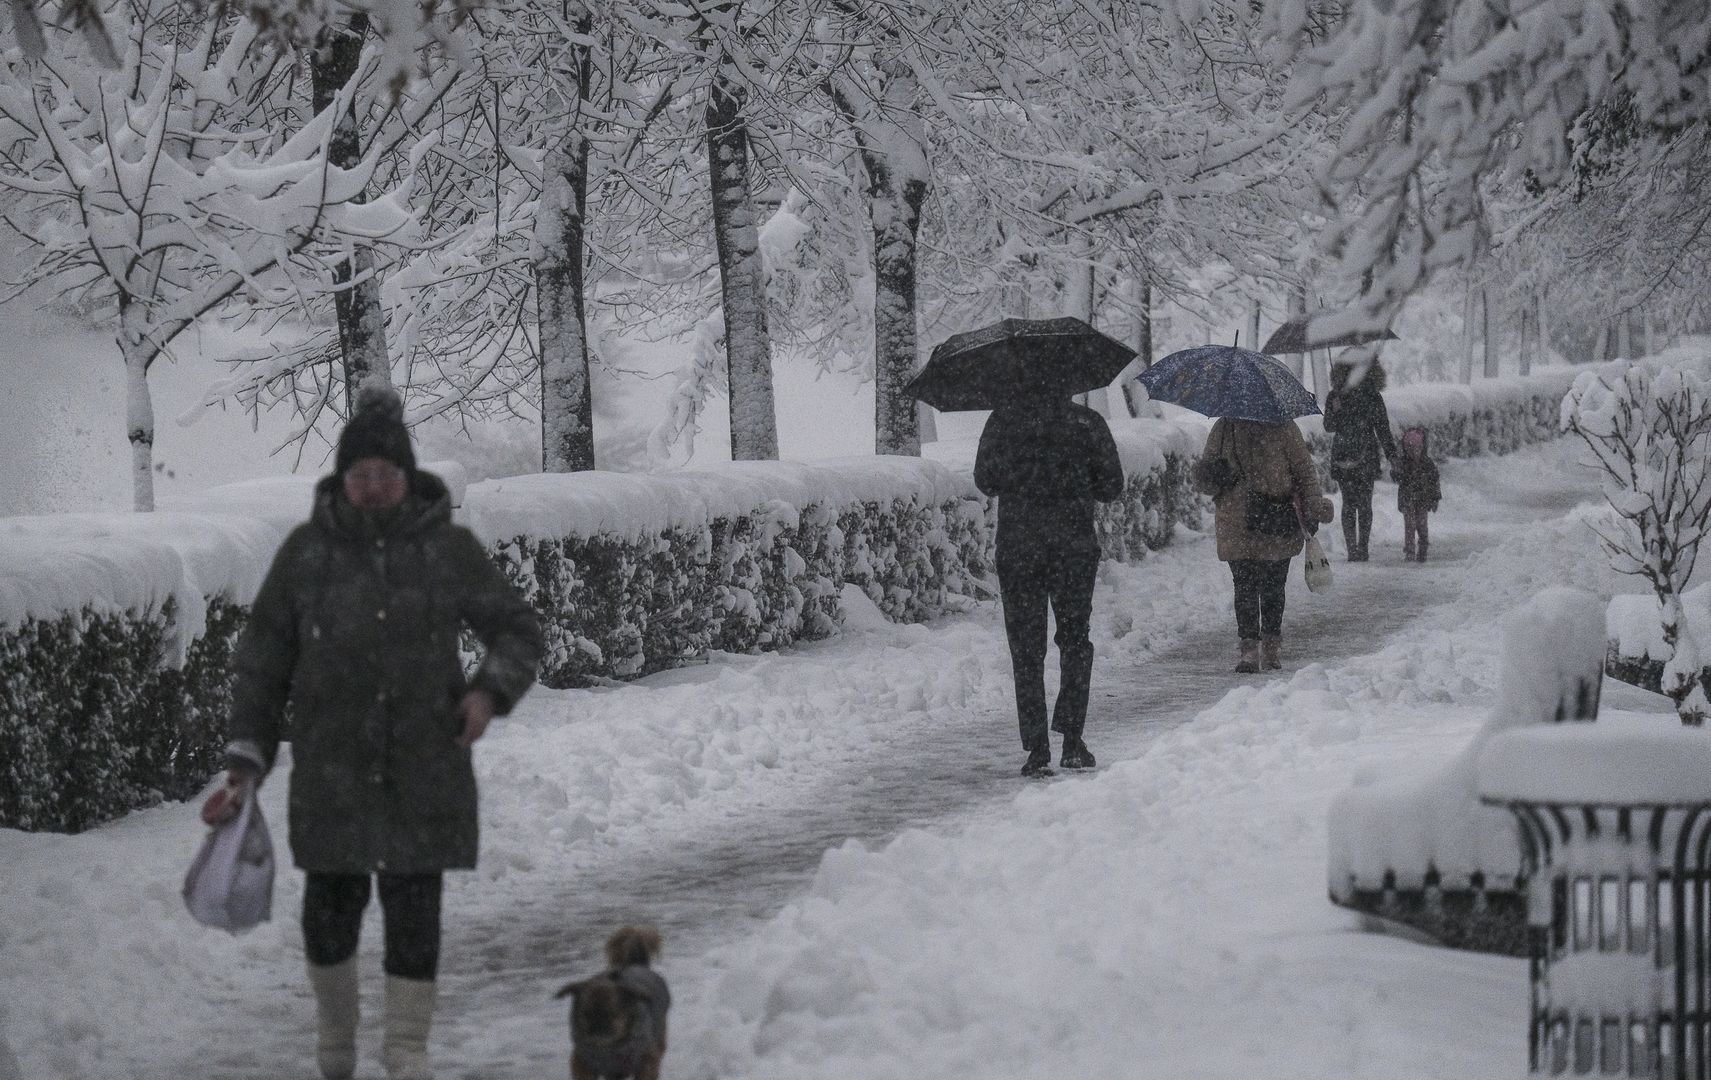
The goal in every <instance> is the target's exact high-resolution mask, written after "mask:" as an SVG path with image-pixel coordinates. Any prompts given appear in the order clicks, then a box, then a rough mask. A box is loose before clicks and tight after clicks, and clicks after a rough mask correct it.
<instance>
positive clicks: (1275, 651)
mask: <svg viewBox="0 0 1711 1080" xmlns="http://www.w3.org/2000/svg"><path fill="white" fill-rule="evenodd" d="M1260 653H1261V662H1262V664H1263V665H1264V667H1265V670H1267V671H1276V670H1277V669H1278V668H1281V667H1282V666H1283V639H1282V638H1281V637H1279V636H1278V635H1276V634H1267V635H1266V636H1264V637H1262V638H1260Z"/></svg>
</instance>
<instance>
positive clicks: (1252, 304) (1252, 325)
mask: <svg viewBox="0 0 1711 1080" xmlns="http://www.w3.org/2000/svg"><path fill="white" fill-rule="evenodd" d="M1247 347H1248V348H1250V349H1252V350H1254V351H1255V352H1258V351H1259V347H1260V340H1259V301H1258V300H1250V301H1248V344H1247Z"/></svg>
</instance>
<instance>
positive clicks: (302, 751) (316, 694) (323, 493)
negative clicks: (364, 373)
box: [203, 387, 542, 1080]
mask: <svg viewBox="0 0 1711 1080" xmlns="http://www.w3.org/2000/svg"><path fill="white" fill-rule="evenodd" d="M415 464H416V463H415V457H414V453H413V451H412V450H411V448H410V437H409V433H408V432H407V431H406V429H405V427H404V423H403V416H402V403H401V402H400V401H399V399H398V396H397V395H396V394H395V393H394V392H393V391H391V390H390V389H389V388H384V387H365V388H364V391H363V393H362V394H361V395H360V397H359V401H358V405H357V411H356V414H355V416H354V417H353V418H352V419H351V421H350V423H349V424H348V425H347V426H346V427H345V430H344V432H343V433H342V434H341V436H340V439H339V446H338V454H337V457H336V471H335V472H334V474H333V475H332V476H329V477H327V478H326V479H324V480H322V481H321V483H320V484H319V485H318V486H317V487H316V489H315V502H314V508H313V512H312V514H311V517H310V520H309V521H308V522H307V523H306V524H303V525H300V526H298V527H297V528H296V529H295V530H293V531H292V533H291V534H290V535H289V536H287V537H286V539H285V542H284V544H282V545H281V546H280V549H279V552H278V554H277V555H275V556H274V559H273V565H272V567H271V568H270V569H269V570H268V573H267V578H266V580H265V581H264V582H263V583H262V586H261V590H260V592H259V593H258V594H257V596H256V598H255V603H254V605H253V606H252V607H251V609H250V615H249V621H248V623H247V625H246V626H245V628H244V632H243V635H242V637H241V639H240V640H239V643H238V648H237V655H236V660H235V667H236V674H237V677H236V680H235V682H234V684H233V690H232V743H231V746H230V747H229V749H228V755H227V756H228V764H229V767H230V770H231V771H230V780H229V783H228V787H227V788H226V789H225V790H224V791H221V792H216V793H215V796H214V797H213V798H211V799H210V800H209V805H208V806H207V807H205V808H204V812H203V816H204V817H205V818H208V819H209V820H214V821H217V820H220V819H222V818H223V817H225V816H227V815H229V813H231V812H232V811H233V810H234V809H235V806H236V805H237V803H239V802H241V800H242V799H244V798H247V797H250V792H251V791H252V790H253V788H254V786H255V785H256V784H258V783H259V782H260V780H261V778H262V777H264V776H265V775H266V774H267V773H268V771H269V770H271V769H272V767H273V763H274V757H275V754H276V752H277V750H278V748H279V743H280V740H281V739H282V738H284V737H285V736H286V732H285V730H284V728H283V726H282V723H283V718H284V714H285V710H286V706H287V704H289V705H290V707H291V729H290V733H289V734H290V739H291V743H292V770H291V790H290V798H289V806H290V817H289V822H290V827H289V832H290V840H291V853H292V858H293V860H294V861H295V862H296V864H297V866H299V867H300V868H302V869H303V870H305V871H306V872H307V873H308V879H307V882H306V884H305V886H304V891H303V938H304V945H305V948H306V951H307V953H308V961H309V979H310V983H311V985H312V986H313V987H314V990H315V997H316V1003H317V1013H318V1016H319V1038H318V1045H317V1052H316V1058H317V1063H318V1064H319V1067H320V1070H321V1075H322V1076H323V1077H327V1078H333V1080H337V1078H344V1077H349V1076H351V1075H352V1072H353V1070H354V1068H355V1064H356V1041H355V1040H356V1027H357V972H356V947H357V934H358V931H359V929H360V927H361V925H362V912H363V909H364V907H366V906H367V904H368V899H369V893H370V875H371V874H373V875H377V876H378V879H379V892H380V904H381V909H382V912H383V914H384V916H385V936H386V961H385V968H386V975H387V978H386V1009H385V1013H386V1034H385V1043H384V1052H383V1055H382V1058H383V1061H384V1063H385V1065H386V1070H387V1074H388V1076H391V1077H393V1078H395V1080H419V1078H421V1080H425V1078H427V1077H428V1076H429V1075H430V1072H429V1068H428V1060H427V1036H428V1028H429V1026H430V1023H431V1020H432V1016H433V1005H434V989H435V982H434V980H435V976H436V974H437V968H438V962H439V948H440V894H441V884H442V878H441V875H442V872H443V871H446V870H456V869H469V868H472V867H474V866H475V858H476V834H477V824H476V790H475V772H474V770H473V768H472V766H471V760H470V747H471V746H472V744H473V743H474V742H475V741H476V740H477V739H479V738H480V737H481V735H482V733H483V732H484V731H485V730H486V729H487V725H488V723H489V721H491V719H492V718H493V717H494V716H495V715H503V714H505V713H507V712H509V711H510V709H511V707H512V706H513V705H514V704H516V702H517V699H518V698H519V697H521V696H522V694H523V692H524V691H525V690H527V689H528V687H529V686H530V684H531V683H533V681H534V677H535V667H536V664H537V663H538V662H539V659H540V655H541V647H542V646H541V631H540V625H539V622H538V620H537V619H536V617H535V613H534V611H533V610H532V609H531V608H530V607H529V605H528V604H527V603H525V602H524V601H523V599H522V598H521V597H520V596H518V594H517V592H516V590H514V589H513V588H511V586H510V585H509V584H508V583H507V582H506V581H505V579H504V577H503V576H502V575H501V574H500V573H499V570H498V568H497V567H495V566H494V564H493V562H492V561H491V560H490V559H489V558H488V555H487V552H486V551H485V550H483V548H482V546H481V543H480V542H479V541H478V540H476V539H475V537H474V536H473V535H471V534H470V532H469V530H467V529H465V528H463V527H462V526H460V525H454V524H453V523H452V520H451V497H450V495H449V493H448V492H447V490H446V487H445V485H444V484H443V483H442V482H441V481H440V480H439V479H438V478H437V477H435V476H433V475H431V474H429V473H425V472H419V471H417V469H416V467H415ZM465 626H468V627H470V628H471V629H473V630H474V631H475V633H476V636H477V637H478V638H480V639H481V642H482V644H483V645H484V646H485V647H486V656H485V657H484V659H483V660H482V663H481V666H480V667H479V669H477V671H476V672H475V674H474V676H473V677H471V678H469V679H468V680H467V681H466V680H465V678H464V673H463V666H462V663H461V661H460V659H459V655H458V636H459V632H460V630H461V629H462V628H463V627H465Z"/></svg>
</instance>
